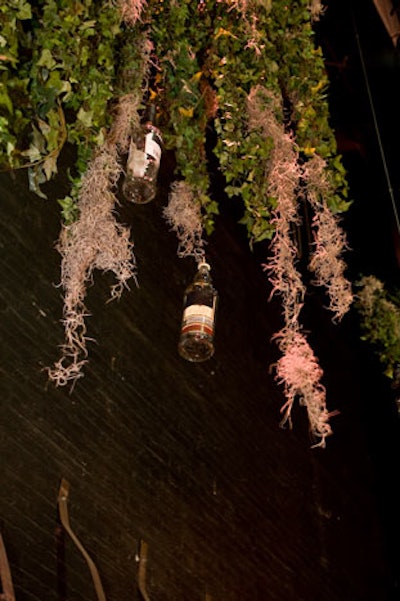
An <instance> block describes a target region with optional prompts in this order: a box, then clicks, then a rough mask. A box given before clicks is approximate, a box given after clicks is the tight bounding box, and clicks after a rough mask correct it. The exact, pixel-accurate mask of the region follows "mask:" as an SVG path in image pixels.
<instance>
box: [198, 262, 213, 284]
mask: <svg viewBox="0 0 400 601" xmlns="http://www.w3.org/2000/svg"><path fill="white" fill-rule="evenodd" d="M194 281H195V282H204V283H207V284H211V273H210V266H209V265H208V264H207V263H200V264H199V266H198V271H197V273H196V276H195V278H194Z"/></svg>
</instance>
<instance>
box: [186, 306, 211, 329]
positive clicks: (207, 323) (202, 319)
mask: <svg viewBox="0 0 400 601" xmlns="http://www.w3.org/2000/svg"><path fill="white" fill-rule="evenodd" d="M214 312H215V308H214V307H207V306H206V305H190V306H189V307H186V309H185V310H184V312H183V319H182V330H181V332H182V333H186V332H199V333H204V334H208V335H209V336H213V334H214Z"/></svg>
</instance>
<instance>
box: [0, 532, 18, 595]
mask: <svg viewBox="0 0 400 601" xmlns="http://www.w3.org/2000/svg"><path fill="white" fill-rule="evenodd" d="M0 580H1V586H2V589H3V593H0V599H1V601H15V594H14V586H13V583H12V578H11V570H10V565H9V563H8V558H7V553H6V548H5V546H4V541H3V537H2V535H1V534H0Z"/></svg>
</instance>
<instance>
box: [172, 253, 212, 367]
mask: <svg viewBox="0 0 400 601" xmlns="http://www.w3.org/2000/svg"><path fill="white" fill-rule="evenodd" d="M217 300H218V293H217V291H216V290H215V288H214V287H213V285H212V280H211V275H210V265H209V264H208V263H199V265H198V271H197V274H196V276H195V278H194V280H193V282H192V283H191V284H190V285H189V286H188V287H187V288H186V290H185V296H184V301H183V317H182V326H181V336H180V340H179V344H178V351H179V354H180V355H181V357H183V358H184V359H186V360H187V361H192V362H200V361H206V360H207V359H209V358H210V357H212V355H213V354H214V329H215V310H216V306H217Z"/></svg>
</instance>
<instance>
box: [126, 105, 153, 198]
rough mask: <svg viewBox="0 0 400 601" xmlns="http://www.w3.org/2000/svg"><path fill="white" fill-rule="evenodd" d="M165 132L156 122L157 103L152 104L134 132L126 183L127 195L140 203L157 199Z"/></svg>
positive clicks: (127, 165) (127, 164)
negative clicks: (162, 133)
mask: <svg viewBox="0 0 400 601" xmlns="http://www.w3.org/2000/svg"><path fill="white" fill-rule="evenodd" d="M162 144H163V140H162V136H161V132H160V130H159V129H158V127H157V126H156V107H155V105H154V104H150V105H148V107H147V109H146V112H145V115H144V119H143V122H142V124H141V126H140V128H139V129H138V130H137V131H135V132H133V133H132V136H131V142H130V147H129V154H128V159H127V163H126V175H125V179H124V182H123V184H122V193H123V195H124V196H125V198H126V199H127V200H128V201H130V202H134V203H137V204H146V203H148V202H150V201H151V200H153V198H154V197H155V195H156V192H157V175H158V170H159V167H160V160H161V152H162Z"/></svg>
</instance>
